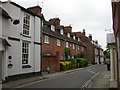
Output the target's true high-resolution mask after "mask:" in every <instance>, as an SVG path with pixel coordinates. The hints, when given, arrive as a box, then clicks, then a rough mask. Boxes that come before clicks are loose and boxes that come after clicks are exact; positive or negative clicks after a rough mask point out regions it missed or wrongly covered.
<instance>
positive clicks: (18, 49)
mask: <svg viewBox="0 0 120 90" xmlns="http://www.w3.org/2000/svg"><path fill="white" fill-rule="evenodd" d="M3 8H4V9H5V10H6V11H7V12H8V14H9V15H10V16H11V17H12V18H13V19H19V20H20V24H18V25H13V23H12V22H11V21H10V20H8V19H5V18H0V21H2V32H3V33H2V38H4V39H6V40H7V41H8V42H9V43H10V45H11V47H7V48H6V59H5V60H4V63H5V67H4V68H5V74H4V75H5V76H4V77H7V76H11V75H17V74H23V73H30V72H40V70H41V69H40V67H41V63H40V62H41V56H40V55H41V50H40V48H41V46H40V45H37V44H34V42H37V43H40V31H41V23H40V21H41V19H40V18H38V17H36V16H32V15H31V16H30V20H31V24H30V38H29V37H24V36H23V35H21V34H20V33H21V32H22V29H23V15H24V11H22V10H21V9H20V8H18V7H16V6H14V5H12V4H10V3H4V4H3ZM1 19H2V20H1ZM8 37H14V38H18V39H20V41H13V40H9V39H8ZM22 40H25V41H29V42H30V55H29V57H30V66H31V68H22ZM8 56H12V59H11V60H8ZM9 61H11V62H9ZM9 63H12V64H13V67H12V68H11V69H8V68H7V65H8V64H9Z"/></svg>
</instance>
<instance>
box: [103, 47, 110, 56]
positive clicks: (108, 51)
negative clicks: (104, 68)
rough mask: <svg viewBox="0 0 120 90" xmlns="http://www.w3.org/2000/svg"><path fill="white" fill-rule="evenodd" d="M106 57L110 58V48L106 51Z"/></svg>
mask: <svg viewBox="0 0 120 90" xmlns="http://www.w3.org/2000/svg"><path fill="white" fill-rule="evenodd" d="M104 56H105V57H106V58H110V49H109V48H107V49H106V50H105V51H104Z"/></svg>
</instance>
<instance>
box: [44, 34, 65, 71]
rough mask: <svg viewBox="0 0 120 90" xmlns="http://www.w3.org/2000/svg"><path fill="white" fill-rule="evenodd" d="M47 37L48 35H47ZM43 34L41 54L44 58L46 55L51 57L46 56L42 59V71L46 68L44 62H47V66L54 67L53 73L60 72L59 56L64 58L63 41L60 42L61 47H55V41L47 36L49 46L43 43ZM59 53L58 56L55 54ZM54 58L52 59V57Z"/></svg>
mask: <svg viewBox="0 0 120 90" xmlns="http://www.w3.org/2000/svg"><path fill="white" fill-rule="evenodd" d="M47 36H48V35H47ZM44 38H45V34H43V38H42V53H43V54H44V55H45V56H46V55H47V54H51V56H48V57H47V56H46V57H44V56H43V58H42V67H43V68H42V69H43V70H45V68H46V61H47V60H49V66H54V68H55V71H59V70H60V63H59V62H60V60H61V56H63V58H64V41H63V40H61V46H57V39H56V38H54V37H51V36H49V39H50V44H45V43H44ZM57 52H59V55H57V54H56V53H57ZM53 56H54V57H53Z"/></svg>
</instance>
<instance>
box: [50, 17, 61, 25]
mask: <svg viewBox="0 0 120 90" xmlns="http://www.w3.org/2000/svg"><path fill="white" fill-rule="evenodd" d="M49 21H50V22H55V24H56V26H57V27H59V26H60V19H59V18H53V19H50V20H49Z"/></svg>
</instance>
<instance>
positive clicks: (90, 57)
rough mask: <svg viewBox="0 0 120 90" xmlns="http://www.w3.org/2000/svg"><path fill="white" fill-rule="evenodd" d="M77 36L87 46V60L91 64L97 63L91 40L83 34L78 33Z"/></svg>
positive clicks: (85, 50)
mask: <svg viewBox="0 0 120 90" xmlns="http://www.w3.org/2000/svg"><path fill="white" fill-rule="evenodd" d="M76 34H77V36H80V37H81V41H82V42H83V43H84V44H85V45H86V48H85V49H84V53H85V54H84V55H85V58H86V59H88V60H89V61H90V62H91V63H94V62H95V56H94V46H93V45H92V43H91V40H90V39H89V38H88V37H86V36H85V35H84V34H82V33H81V32H76Z"/></svg>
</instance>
